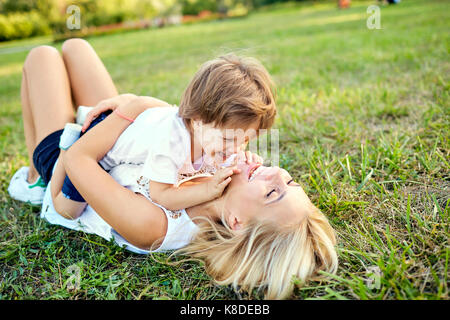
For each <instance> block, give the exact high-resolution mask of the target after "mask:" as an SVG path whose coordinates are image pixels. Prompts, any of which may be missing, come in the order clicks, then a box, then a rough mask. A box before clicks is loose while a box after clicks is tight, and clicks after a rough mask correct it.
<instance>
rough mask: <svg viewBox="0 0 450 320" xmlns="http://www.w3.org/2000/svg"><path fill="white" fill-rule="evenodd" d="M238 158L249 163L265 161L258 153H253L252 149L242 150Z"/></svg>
mask: <svg viewBox="0 0 450 320" xmlns="http://www.w3.org/2000/svg"><path fill="white" fill-rule="evenodd" d="M238 158H239V159H241V160H243V161H245V162H247V163H263V162H264V160H263V158H261V157H260V156H258V155H257V154H256V153H252V152H251V151H240V152H239V154H238Z"/></svg>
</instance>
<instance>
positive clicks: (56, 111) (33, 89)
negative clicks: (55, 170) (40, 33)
mask: <svg viewBox="0 0 450 320" xmlns="http://www.w3.org/2000/svg"><path fill="white" fill-rule="evenodd" d="M22 74H23V76H22V87H21V99H22V115H23V122H24V131H25V140H26V144H27V149H28V155H29V160H30V170H29V174H28V181H29V182H31V181H34V180H35V179H36V178H37V176H38V173H37V171H36V169H35V168H34V164H33V152H34V149H35V148H36V146H37V145H38V144H39V142H40V141H42V139H44V138H45V137H46V136H48V135H49V134H50V133H52V132H54V131H56V130H59V129H62V128H63V127H64V125H65V124H66V123H67V122H72V121H73V120H74V114H73V106H72V101H71V94H70V85H69V78H68V76H67V72H66V68H65V66H64V62H63V60H62V58H61V56H60V54H59V52H58V51H57V50H56V49H55V48H53V47H50V46H39V47H36V48H34V49H32V50H31V51H30V53H29V54H28V56H27V58H26V60H25V63H24V67H23V72H22Z"/></svg>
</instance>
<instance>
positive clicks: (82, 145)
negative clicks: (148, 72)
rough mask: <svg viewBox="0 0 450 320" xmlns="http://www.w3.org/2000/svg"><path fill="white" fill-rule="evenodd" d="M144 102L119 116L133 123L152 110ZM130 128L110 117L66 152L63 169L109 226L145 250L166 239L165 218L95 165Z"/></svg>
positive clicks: (122, 110) (144, 199)
mask: <svg viewBox="0 0 450 320" xmlns="http://www.w3.org/2000/svg"><path fill="white" fill-rule="evenodd" d="M144 102H145V101H144V100H143V99H135V100H133V101H131V102H130V103H129V104H127V105H126V106H125V107H123V108H122V107H120V113H121V114H123V115H125V116H127V117H129V118H133V119H134V118H135V117H136V116H137V115H139V114H140V113H141V112H143V111H144V110H146V109H147V108H148V107H151V105H149V104H148V103H144ZM129 124H130V122H129V121H127V120H125V119H123V118H121V117H119V116H118V115H117V114H115V113H113V114H111V115H110V116H108V117H107V118H106V119H105V120H103V121H102V122H101V123H99V124H98V125H96V126H95V127H94V128H92V129H91V130H89V131H88V132H87V133H86V134H85V135H84V136H83V137H81V138H80V139H79V141H78V142H77V143H76V144H74V145H73V146H72V147H71V148H70V149H69V150H68V151H67V152H66V154H65V155H64V165H65V169H66V172H67V174H68V175H69V178H70V179H71V181H72V183H73V184H74V185H75V187H76V188H77V190H78V191H79V192H80V194H81V195H82V196H83V198H84V199H85V200H86V201H87V202H88V203H89V205H91V207H92V208H93V209H94V210H95V211H96V212H97V213H98V214H99V215H100V216H101V217H102V218H103V219H104V220H105V221H106V222H107V223H108V224H109V225H111V226H112V227H113V228H114V229H115V230H116V231H117V232H118V233H119V234H120V235H121V236H123V237H124V238H125V239H127V240H128V241H129V242H130V243H132V244H134V245H136V246H138V247H142V248H148V247H149V246H150V245H151V244H152V243H153V242H154V241H156V240H157V239H160V238H162V237H163V236H164V235H165V232H166V229H167V219H166V217H165V215H164V214H161V209H160V208H158V207H157V206H155V205H153V204H152V203H151V202H150V201H148V200H147V199H146V198H145V197H143V196H141V195H137V194H135V193H134V192H132V191H130V190H128V189H126V188H125V187H123V186H121V185H120V184H119V183H117V182H116V181H115V180H114V179H113V178H112V177H111V176H110V175H109V174H108V173H107V172H106V171H104V170H103V169H102V168H101V167H100V165H99V164H98V161H99V160H100V159H102V158H103V157H104V156H105V154H106V153H107V152H108V151H109V150H110V149H111V148H112V147H113V145H114V144H115V142H116V140H117V139H118V138H119V136H120V134H121V133H122V132H123V131H124V130H125V129H126V128H127V127H128V126H129Z"/></svg>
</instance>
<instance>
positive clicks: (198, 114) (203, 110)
mask: <svg viewBox="0 0 450 320" xmlns="http://www.w3.org/2000/svg"><path fill="white" fill-rule="evenodd" d="M275 96H276V87H275V84H274V82H273V80H272V78H271V77H270V75H269V73H268V72H267V70H266V69H265V68H264V66H263V65H262V64H261V63H260V62H259V61H258V60H257V59H255V58H253V57H239V56H237V55H235V54H233V53H228V54H225V55H222V56H219V57H218V58H215V59H213V60H210V61H207V62H205V63H204V64H203V65H202V66H201V67H200V69H199V70H198V71H197V73H196V74H195V75H194V77H193V79H192V80H191V82H190V83H189V85H188V86H187V88H186V90H185V91H184V93H183V95H182V97H181V101H180V105H179V115H180V117H181V118H183V120H184V122H185V124H186V125H187V126H188V127H189V128H192V127H191V120H192V119H200V120H201V121H202V122H204V123H205V124H207V123H214V124H215V126H217V127H224V126H225V125H228V126H232V127H234V128H243V129H244V128H247V127H249V126H250V125H251V124H253V123H254V122H256V121H258V123H259V125H258V129H269V128H270V127H271V126H272V124H273V122H274V119H275V115H276V113H277V110H276V105H275Z"/></svg>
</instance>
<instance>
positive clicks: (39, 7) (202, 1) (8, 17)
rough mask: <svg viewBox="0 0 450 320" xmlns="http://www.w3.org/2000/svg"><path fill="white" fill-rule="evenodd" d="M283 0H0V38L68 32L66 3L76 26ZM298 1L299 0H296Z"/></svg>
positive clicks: (238, 9) (230, 12) (240, 10)
mask: <svg viewBox="0 0 450 320" xmlns="http://www.w3.org/2000/svg"><path fill="white" fill-rule="evenodd" d="M286 1H287V0H75V1H73V0H72V1H71V0H0V41H8V40H14V39H21V38H29V37H34V36H38V35H48V34H54V35H58V34H64V33H67V32H68V28H67V26H66V20H67V18H68V16H69V15H70V14H68V13H67V12H66V10H67V7H68V6H70V5H76V6H77V7H78V8H79V9H80V15H81V20H80V22H81V25H80V28H81V29H83V28H88V27H98V26H105V25H112V24H120V23H124V22H130V21H143V20H147V21H149V20H151V19H153V18H157V17H170V16H174V15H175V16H188V15H189V16H195V15H198V14H201V13H202V12H203V13H204V12H211V13H215V14H218V15H217V16H218V17H233V16H243V15H246V14H247V13H248V12H249V11H251V10H253V9H255V8H259V7H261V6H264V5H268V4H272V3H275V2H286ZM298 1H301V0H298Z"/></svg>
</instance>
